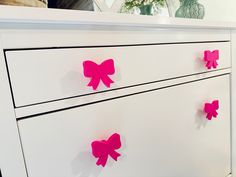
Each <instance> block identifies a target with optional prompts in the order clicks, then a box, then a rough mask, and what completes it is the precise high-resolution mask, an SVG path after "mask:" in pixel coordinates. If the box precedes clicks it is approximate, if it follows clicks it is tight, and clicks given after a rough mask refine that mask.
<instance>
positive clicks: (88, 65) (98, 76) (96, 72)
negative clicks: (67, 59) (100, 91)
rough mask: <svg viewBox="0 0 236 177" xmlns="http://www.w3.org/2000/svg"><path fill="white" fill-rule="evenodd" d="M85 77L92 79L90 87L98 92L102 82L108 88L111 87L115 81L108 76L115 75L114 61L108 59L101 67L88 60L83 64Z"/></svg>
mask: <svg viewBox="0 0 236 177" xmlns="http://www.w3.org/2000/svg"><path fill="white" fill-rule="evenodd" d="M83 67H84V76H85V77H89V78H91V80H90V82H89V83H88V86H91V87H92V88H93V90H96V89H97V87H98V85H99V83H100V81H102V82H103V83H104V85H105V86H106V87H108V88H109V87H110V85H111V83H114V82H113V80H111V78H110V77H109V76H108V75H113V74H115V67H114V60H113V59H107V60H105V61H103V62H102V63H101V64H100V65H99V64H96V63H94V62H93V61H90V60H87V61H84V62H83Z"/></svg>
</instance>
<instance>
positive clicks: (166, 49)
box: [6, 42, 230, 107]
mask: <svg viewBox="0 0 236 177" xmlns="http://www.w3.org/2000/svg"><path fill="white" fill-rule="evenodd" d="M216 49H217V50H219V52H220V59H219V60H218V64H219V65H218V68H217V69H222V68H227V67H230V43H229V42H221V43H195V44H170V45H148V46H129V47H97V48H70V49H51V50H49V49H48V50H46V49H45V50H21V51H7V52H6V57H7V62H8V67H9V72H10V80H11V84H12V89H13V95H14V102H15V106H16V107H20V106H26V105H31V104H37V103H43V102H48V101H55V100H58V99H64V98H70V97H74V96H80V95H86V94H90V93H94V92H98V91H104V90H110V89H116V88H123V87H127V86H133V85H136V84H143V83H149V82H153V81H158V80H162V79H168V78H174V77H179V76H184V75H189V74H196V73H201V72H206V71H209V70H208V69H207V68H206V67H205V63H204V61H203V55H204V51H205V50H216ZM110 58H112V59H113V60H114V67H115V74H114V75H108V76H109V77H110V79H112V80H113V81H114V83H112V84H111V87H110V88H107V87H105V85H104V83H103V82H102V80H100V83H99V86H98V88H97V90H93V89H92V87H89V86H87V85H88V83H89V82H90V79H91V78H89V77H85V76H84V69H83V62H84V61H86V60H92V61H93V62H96V63H98V64H99V63H101V62H102V61H104V60H106V59H110Z"/></svg>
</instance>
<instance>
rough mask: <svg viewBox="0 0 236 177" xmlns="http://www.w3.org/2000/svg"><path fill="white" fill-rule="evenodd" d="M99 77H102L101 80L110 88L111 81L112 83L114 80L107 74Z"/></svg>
mask: <svg viewBox="0 0 236 177" xmlns="http://www.w3.org/2000/svg"><path fill="white" fill-rule="evenodd" d="M101 79H102V82H103V83H104V85H105V86H107V87H109V88H110V85H111V83H114V81H113V80H111V78H110V77H109V76H107V75H104V76H103V77H102V78H101Z"/></svg>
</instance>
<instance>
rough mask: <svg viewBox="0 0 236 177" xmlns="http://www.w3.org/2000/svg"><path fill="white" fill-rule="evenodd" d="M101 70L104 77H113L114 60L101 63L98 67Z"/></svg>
mask: <svg viewBox="0 0 236 177" xmlns="http://www.w3.org/2000/svg"><path fill="white" fill-rule="evenodd" d="M100 67H101V68H102V69H101V71H102V72H105V73H104V74H105V75H113V74H115V67H114V60H113V59H107V60H105V61H103V62H102V63H101V65H100Z"/></svg>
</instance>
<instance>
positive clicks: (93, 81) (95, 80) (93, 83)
mask: <svg viewBox="0 0 236 177" xmlns="http://www.w3.org/2000/svg"><path fill="white" fill-rule="evenodd" d="M99 82H100V79H99V78H96V77H93V78H91V80H90V82H89V83H88V86H91V87H93V90H96V89H97V88H98V85H99Z"/></svg>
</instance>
